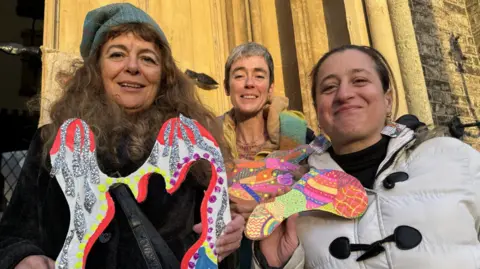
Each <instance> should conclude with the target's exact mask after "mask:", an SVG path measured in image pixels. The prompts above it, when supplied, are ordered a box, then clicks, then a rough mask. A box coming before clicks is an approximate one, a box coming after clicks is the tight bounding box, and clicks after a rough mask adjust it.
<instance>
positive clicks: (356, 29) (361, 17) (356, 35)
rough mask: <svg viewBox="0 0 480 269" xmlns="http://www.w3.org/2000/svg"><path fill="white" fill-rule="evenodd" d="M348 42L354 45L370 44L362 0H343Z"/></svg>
mask: <svg viewBox="0 0 480 269" xmlns="http://www.w3.org/2000/svg"><path fill="white" fill-rule="evenodd" d="M344 3H345V14H346V19H347V27H348V34H349V35H350V42H351V43H352V44H355V45H364V46H370V40H369V38H368V29H367V23H366V21H365V12H364V8H363V1H362V0H344Z"/></svg>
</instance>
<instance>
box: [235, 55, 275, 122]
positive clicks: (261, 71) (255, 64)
mask: <svg viewBox="0 0 480 269" xmlns="http://www.w3.org/2000/svg"><path fill="white" fill-rule="evenodd" d="M228 83H229V92H227V95H229V96H230V100H231V102H232V105H233V107H234V109H235V111H236V112H237V113H240V114H241V115H244V116H255V115H257V114H258V113H259V112H261V111H262V109H263V107H264V106H265V104H266V103H267V101H268V98H269V95H270V94H271V93H272V92H273V83H272V84H271V85H270V72H269V69H268V65H267V62H266V61H265V59H264V58H263V57H262V56H250V57H243V58H240V59H238V60H237V61H235V62H234V63H233V64H232V67H231V69H230V79H229V81H228Z"/></svg>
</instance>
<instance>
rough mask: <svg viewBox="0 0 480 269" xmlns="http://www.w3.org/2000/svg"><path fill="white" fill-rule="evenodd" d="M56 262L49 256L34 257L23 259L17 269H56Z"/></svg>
mask: <svg viewBox="0 0 480 269" xmlns="http://www.w3.org/2000/svg"><path fill="white" fill-rule="evenodd" d="M54 268H55V262H54V261H53V260H52V259H50V258H48V257H47V256H42V255H34V256H28V257H26V258H25V259H23V260H22V261H21V262H20V263H19V264H17V266H15V269H54Z"/></svg>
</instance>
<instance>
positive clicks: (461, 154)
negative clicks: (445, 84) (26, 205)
mask: <svg viewBox="0 0 480 269" xmlns="http://www.w3.org/2000/svg"><path fill="white" fill-rule="evenodd" d="M389 70H390V69H389V67H388V64H387V63H386V62H385V59H384V58H383V57H382V55H381V54H380V53H379V52H377V51H376V50H374V49H372V48H369V47H362V46H354V45H348V46H344V47H341V48H338V49H335V50H332V51H330V52H329V53H327V54H326V55H325V56H323V57H322V58H321V59H320V60H319V62H318V63H317V65H316V66H315V67H314V68H313V71H312V97H313V100H314V102H315V107H316V112H317V116H318V121H319V125H320V126H321V128H322V129H323V131H324V133H325V134H326V135H327V136H328V137H329V138H330V142H327V143H328V144H327V145H326V147H325V148H326V149H325V150H324V151H323V152H318V153H314V154H313V155H311V156H310V157H309V159H308V163H309V165H310V166H312V167H315V168H317V169H325V168H329V169H338V170H343V171H345V172H347V173H349V174H351V175H353V176H355V177H356V178H357V179H359V181H360V182H361V183H362V185H363V186H364V187H365V188H366V190H367V194H368V200H369V201H368V202H369V205H368V208H367V210H366V212H365V214H364V215H363V216H362V217H361V218H359V219H356V220H348V219H342V218H340V217H337V216H334V215H332V214H327V213H323V212H319V211H315V212H313V211H310V212H303V213H301V214H300V216H295V217H291V218H289V219H288V220H287V221H286V222H284V223H283V225H281V226H280V227H278V228H277V229H276V230H275V231H274V233H273V234H272V235H271V236H269V237H268V238H266V239H264V240H262V241H260V242H256V243H255V245H254V253H255V255H254V256H255V257H254V260H253V263H254V264H255V266H256V268H284V269H290V268H298V269H299V268H309V269H313V268H315V269H327V268H328V269H380V268H395V269H412V268H421V269H454V268H462V269H478V268H480V242H479V240H480V238H479V230H480V153H479V152H478V151H476V150H475V149H473V148H472V147H470V146H469V145H467V144H465V143H463V142H461V141H460V140H457V139H454V138H451V137H444V136H443V135H442V134H441V133H442V132H441V129H439V128H437V129H435V130H434V131H432V130H430V131H429V130H428V129H426V127H420V128H418V129H417V130H416V131H413V130H411V129H409V128H407V127H406V126H403V125H400V124H395V123H392V122H390V115H391V109H392V100H393V98H392V96H393V95H392V85H391V84H392V83H391V72H389Z"/></svg>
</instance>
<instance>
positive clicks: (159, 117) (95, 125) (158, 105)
mask: <svg viewBox="0 0 480 269" xmlns="http://www.w3.org/2000/svg"><path fill="white" fill-rule="evenodd" d="M128 33H132V34H134V35H135V36H137V37H138V38H141V39H143V40H145V41H147V42H152V43H154V44H155V45H156V46H157V48H158V50H159V52H160V56H161V61H162V62H161V67H162V68H161V70H162V73H161V76H162V77H161V82H160V87H159V90H158V92H157V95H156V98H155V101H154V103H153V104H152V105H151V106H150V107H149V108H148V109H146V110H144V111H141V112H138V113H135V114H128V113H126V112H125V111H124V109H123V108H122V107H121V106H119V105H117V104H116V103H115V102H114V101H112V100H111V99H110V98H109V97H108V96H107V94H106V93H105V89H104V86H103V81H102V78H101V70H100V64H99V58H100V52H101V48H102V46H103V45H104V44H105V43H106V42H107V41H109V40H111V39H113V38H115V37H118V36H120V35H123V34H128ZM103 45H102V46H99V48H98V49H97V51H96V53H95V54H92V56H91V57H89V58H87V59H85V61H84V62H83V63H82V64H80V65H79V63H78V62H77V63H74V65H73V72H60V73H59V74H58V76H57V79H58V80H59V83H61V84H62V83H63V84H62V86H63V89H64V92H63V95H62V96H61V97H60V98H59V99H58V100H56V102H54V103H53V104H52V106H51V110H50V118H51V121H52V122H51V124H49V125H47V126H45V127H43V129H42V131H41V136H42V139H43V141H45V144H44V145H45V146H44V150H43V153H44V154H45V159H46V156H47V155H48V152H49V149H50V147H51V145H52V143H53V141H54V139H55V136H56V133H57V131H58V128H59V127H60V126H61V125H62V123H63V122H64V121H65V120H67V119H69V118H80V119H82V120H84V121H85V122H86V123H87V124H88V125H89V126H90V128H91V129H92V131H93V133H94V134H95V140H96V145H97V154H98V155H100V156H109V160H110V159H112V161H113V163H109V164H108V165H109V166H111V165H113V166H114V168H117V167H115V166H118V165H119V160H118V155H119V154H118V152H117V151H118V145H119V144H120V143H124V141H128V143H127V145H128V146H127V153H128V158H129V159H130V160H131V161H133V162H135V163H138V162H140V161H142V160H144V159H145V158H147V157H148V155H149V154H150V152H151V150H152V147H153V145H154V142H155V138H156V136H157V134H158V132H159V130H160V128H161V126H162V125H163V123H164V122H165V121H167V120H168V119H170V118H173V117H178V116H179V114H180V113H181V114H183V115H184V116H186V117H189V118H191V119H194V120H196V121H198V122H199V123H200V124H201V125H202V126H204V127H205V128H206V129H207V130H208V131H210V132H211V134H212V135H213V137H214V138H215V139H216V140H217V142H218V143H219V145H220V149H221V150H222V154H223V156H224V158H225V163H226V164H227V163H228V162H229V161H230V160H231V159H232V157H231V153H230V151H229V149H228V148H227V146H226V143H225V142H224V140H223V135H222V131H221V129H220V126H219V124H218V122H217V120H216V118H215V116H214V114H213V113H212V112H210V111H209V110H208V109H206V108H205V106H203V104H202V102H201V100H200V99H199V97H198V95H197V94H196V91H195V88H194V86H193V84H192V82H191V81H190V80H189V79H188V78H187V77H186V76H185V75H184V74H183V72H181V71H180V70H179V68H178V67H177V65H176V64H175V61H174V59H173V57H172V53H171V50H170V47H169V45H168V44H166V43H164V42H163V41H162V40H161V39H160V37H159V35H158V34H157V33H156V31H155V30H154V29H153V28H152V27H151V26H150V25H148V24H142V23H131V24H124V25H120V26H117V27H114V28H112V29H111V30H110V31H109V32H108V34H107V35H106V36H105V41H104V43H103ZM66 77H67V78H68V79H67V80H66V79H65V78H66Z"/></svg>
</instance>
